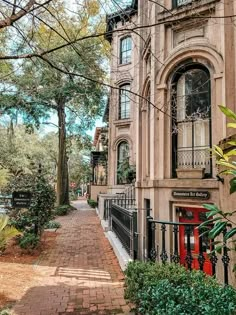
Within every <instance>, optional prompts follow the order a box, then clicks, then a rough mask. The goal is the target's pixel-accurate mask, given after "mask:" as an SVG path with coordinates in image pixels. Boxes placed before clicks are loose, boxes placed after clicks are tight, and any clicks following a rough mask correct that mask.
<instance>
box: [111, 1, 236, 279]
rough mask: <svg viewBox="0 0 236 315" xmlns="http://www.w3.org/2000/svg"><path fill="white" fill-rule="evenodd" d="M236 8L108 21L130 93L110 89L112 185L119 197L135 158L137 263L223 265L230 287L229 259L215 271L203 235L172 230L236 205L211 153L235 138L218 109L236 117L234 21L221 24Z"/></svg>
mask: <svg viewBox="0 0 236 315" xmlns="http://www.w3.org/2000/svg"><path fill="white" fill-rule="evenodd" d="M137 5H138V6H137ZM234 10H236V4H235V3H234V2H233V1H213V0H202V1H188V0H187V1H183V0H174V1H171V0H165V1H164V2H162V4H161V5H159V4H158V3H157V2H155V1H146V0H140V1H139V2H138V1H135V0H134V1H133V2H132V5H131V6H130V7H128V8H127V10H124V11H121V12H117V14H113V15H112V16H108V20H107V25H108V31H109V30H115V32H114V33H113V34H112V35H110V37H109V40H110V42H111V47H112V59H111V84H112V85H113V86H116V87H119V88H121V90H118V91H117V90H116V89H113V90H112V91H111V101H110V114H109V157H108V161H109V162H108V164H109V171H108V185H109V191H112V192H117V191H118V188H123V187H122V186H121V185H119V181H118V178H117V169H118V167H119V163H120V162H122V159H124V158H125V156H126V155H127V154H129V156H130V161H131V164H135V165H136V207H137V215H138V230H137V235H138V254H137V255H138V258H139V259H142V260H146V259H148V258H154V259H158V260H159V259H161V260H162V261H166V260H167V259H169V258H170V256H171V258H172V260H176V261H178V260H179V259H180V262H181V263H183V264H187V265H190V266H191V267H192V268H199V267H201V268H203V270H205V271H206V272H208V273H209V274H212V273H214V272H215V267H216V274H217V276H218V277H219V278H221V279H223V276H225V272H226V269H227V268H228V258H229V257H228V254H227V252H226V253H224V256H223V258H224V259H223V260H224V262H223V264H222V262H221V259H220V258H219V259H218V262H217V265H216V264H215V262H216V259H215V260H214V259H212V260H210V259H209V256H208V253H209V252H210V251H211V249H212V245H211V244H210V243H209V241H208V240H207V239H206V238H204V239H201V240H199V231H198V229H196V228H195V227H194V226H186V225H184V224H182V225H180V226H179V227H178V229H173V230H172V227H173V226H175V225H171V222H176V223H178V222H179V223H189V224H191V223H197V224H200V223H201V222H202V221H203V220H204V219H205V209H204V208H203V206H202V204H204V203H215V204H217V205H219V206H220V207H221V208H222V209H223V210H227V209H230V208H232V207H233V206H234V205H235V201H236V198H235V196H231V198H227V197H228V195H227V194H228V190H227V189H226V188H224V184H223V183H222V182H220V181H219V178H217V176H216V175H217V173H218V170H217V168H216V166H215V164H214V159H213V158H212V157H211V155H210V151H209V149H210V147H211V146H212V145H213V144H218V143H219V142H220V141H221V140H222V139H223V138H225V137H226V136H227V130H226V119H225V117H224V116H223V115H222V113H221V112H220V110H219V109H218V106H217V105H220V104H226V105H227V106H228V107H229V108H231V109H232V110H233V111H236V101H235V98H236V86H235V82H236V67H235V63H236V54H235V52H236V51H235V45H236V29H235V27H234V24H233V23H232V21H231V20H230V18H229V19H227V18H224V19H220V18H219V17H223V16H227V15H230V14H231V13H232V12H234ZM214 16H216V17H217V19H214ZM148 25H150V27H147V26H148ZM137 26H138V27H137ZM140 26H145V27H143V28H142V27H140ZM132 28H134V29H135V32H132V31H131V32H129V29H132ZM122 29H125V31H122ZM127 29H128V31H127ZM123 60H124V64H123ZM123 84H124V86H125V90H126V91H125V92H124V91H122V87H123ZM128 85H129V86H128ZM129 89H130V90H131V91H132V92H133V93H135V94H136V95H134V94H130V93H128V92H127V90H129ZM137 94H139V95H140V96H139V97H138V96H137ZM127 108H128V109H129V110H127ZM128 150H129V153H127V152H128ZM120 190H121V189H120ZM229 200H230V202H229ZM229 203H230V204H229ZM147 216H151V217H152V218H153V219H155V220H156V221H159V222H160V223H158V222H156V223H155V222H153V224H152V227H153V233H152V236H151V235H150V230H148V229H147ZM164 222H167V223H164ZM154 227H155V228H154ZM155 229H156V230H155ZM173 232H174V234H173ZM153 238H154V239H153ZM163 238H165V243H164V246H163ZM154 245H155V246H154ZM150 251H151V253H150ZM179 255H180V257H179ZM232 260H233V257H231V262H232ZM203 265H204V267H203ZM230 266H232V264H231V265H230ZM231 270H232V268H228V271H229V279H230V281H231V282H232V281H233V279H234V276H233V274H232V272H231Z"/></svg>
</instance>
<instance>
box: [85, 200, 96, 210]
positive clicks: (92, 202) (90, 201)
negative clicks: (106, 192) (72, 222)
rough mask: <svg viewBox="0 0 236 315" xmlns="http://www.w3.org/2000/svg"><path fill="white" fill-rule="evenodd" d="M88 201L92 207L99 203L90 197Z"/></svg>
mask: <svg viewBox="0 0 236 315" xmlns="http://www.w3.org/2000/svg"><path fill="white" fill-rule="evenodd" d="M87 202H88V204H89V205H90V207H92V208H96V207H97V205H98V203H97V202H96V201H95V200H93V199H88V200H87Z"/></svg>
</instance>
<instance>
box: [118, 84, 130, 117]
mask: <svg viewBox="0 0 236 315" xmlns="http://www.w3.org/2000/svg"><path fill="white" fill-rule="evenodd" d="M129 90H130V84H124V85H122V86H120V92H119V119H127V118H130V93H129Z"/></svg>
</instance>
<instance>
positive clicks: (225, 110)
mask: <svg viewBox="0 0 236 315" xmlns="http://www.w3.org/2000/svg"><path fill="white" fill-rule="evenodd" d="M219 108H220V110H221V111H222V113H224V114H225V116H226V117H228V118H231V119H233V120H235V121H236V114H235V113H234V112H233V111H232V110H231V109H229V108H228V107H225V106H222V105H219Z"/></svg>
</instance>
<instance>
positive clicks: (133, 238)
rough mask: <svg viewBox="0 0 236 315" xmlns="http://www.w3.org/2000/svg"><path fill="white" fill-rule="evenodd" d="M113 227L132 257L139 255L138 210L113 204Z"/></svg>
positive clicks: (135, 257)
mask: <svg viewBox="0 0 236 315" xmlns="http://www.w3.org/2000/svg"><path fill="white" fill-rule="evenodd" d="M110 218H111V229H112V231H113V232H114V233H115V234H116V236H117V237H118V238H119V240H120V242H121V243H122V245H123V246H124V248H125V250H126V251H127V253H128V254H129V255H130V257H131V258H132V259H137V255H138V234H137V211H136V210H127V209H125V208H124V207H122V206H120V205H118V204H115V203H114V202H113V203H112V204H111V216H110Z"/></svg>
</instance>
